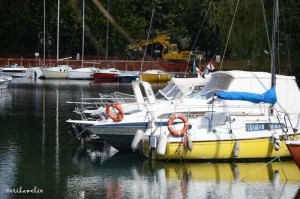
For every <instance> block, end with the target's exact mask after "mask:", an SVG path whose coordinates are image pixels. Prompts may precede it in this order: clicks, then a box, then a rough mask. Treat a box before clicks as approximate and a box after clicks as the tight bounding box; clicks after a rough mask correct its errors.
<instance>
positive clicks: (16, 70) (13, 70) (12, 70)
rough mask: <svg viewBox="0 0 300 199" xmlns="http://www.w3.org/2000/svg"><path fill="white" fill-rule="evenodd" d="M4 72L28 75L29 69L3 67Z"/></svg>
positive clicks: (20, 75) (6, 73) (13, 75)
mask: <svg viewBox="0 0 300 199" xmlns="http://www.w3.org/2000/svg"><path fill="white" fill-rule="evenodd" d="M1 70H2V73H3V74H5V75H9V76H12V77H26V76H27V69H26V68H1Z"/></svg>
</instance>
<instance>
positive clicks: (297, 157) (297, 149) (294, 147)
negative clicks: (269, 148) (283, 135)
mask: <svg viewBox="0 0 300 199" xmlns="http://www.w3.org/2000/svg"><path fill="white" fill-rule="evenodd" d="M285 144H286V146H287V148H288V149H289V152H290V153H291V156H292V158H293V159H294V161H295V163H296V165H297V166H298V168H299V169H300V140H290V141H286V143H285Z"/></svg>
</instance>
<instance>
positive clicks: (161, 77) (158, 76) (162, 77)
mask: <svg viewBox="0 0 300 199" xmlns="http://www.w3.org/2000/svg"><path fill="white" fill-rule="evenodd" d="M171 78H172V74H169V73H165V72H163V71H161V70H147V71H145V72H142V73H141V79H142V80H143V81H145V82H168V81H170V80H171Z"/></svg>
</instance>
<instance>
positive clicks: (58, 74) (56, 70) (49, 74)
mask: <svg viewBox="0 0 300 199" xmlns="http://www.w3.org/2000/svg"><path fill="white" fill-rule="evenodd" d="M68 70H72V68H71V67H70V66H69V65H59V66H57V67H49V68H42V72H43V75H44V78H45V79H67V78H68Z"/></svg>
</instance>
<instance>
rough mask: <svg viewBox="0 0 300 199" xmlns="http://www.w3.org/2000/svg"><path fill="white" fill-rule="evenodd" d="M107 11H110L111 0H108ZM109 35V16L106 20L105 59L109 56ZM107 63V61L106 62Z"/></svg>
mask: <svg viewBox="0 0 300 199" xmlns="http://www.w3.org/2000/svg"><path fill="white" fill-rule="evenodd" d="M107 12H108V13H109V12H110V0H107ZM108 35H109V20H108V18H107V22H106V52H105V60H106V61H107V58H108ZM106 64H107V62H106Z"/></svg>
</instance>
